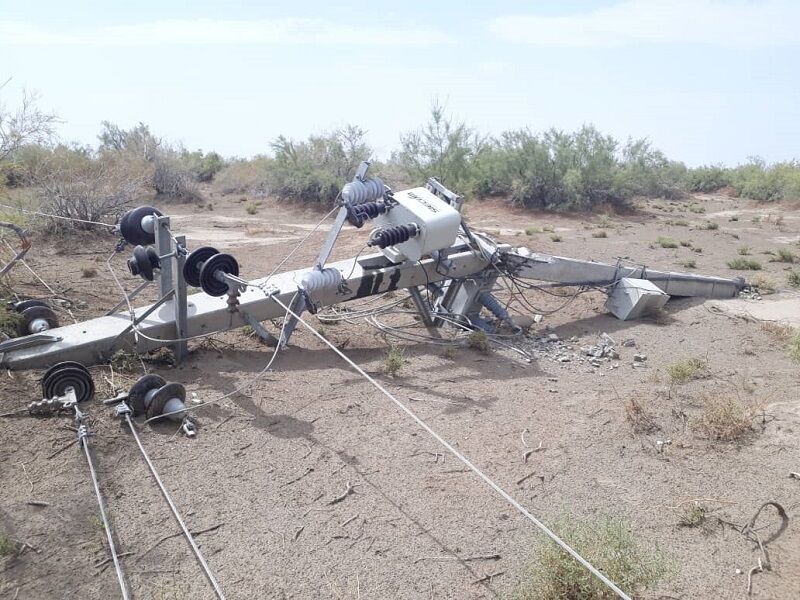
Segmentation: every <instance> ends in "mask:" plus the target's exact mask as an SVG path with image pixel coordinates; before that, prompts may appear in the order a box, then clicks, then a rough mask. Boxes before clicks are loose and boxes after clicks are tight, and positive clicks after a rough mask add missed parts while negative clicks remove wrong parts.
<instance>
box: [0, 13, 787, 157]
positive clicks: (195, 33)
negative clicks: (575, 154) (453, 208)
mask: <svg viewBox="0 0 800 600" xmlns="http://www.w3.org/2000/svg"><path fill="white" fill-rule="evenodd" d="M799 24H800V0H593V1H577V0H567V1H557V0H542V1H529V2H521V1H513V0H506V1H502V0H499V1H494V2H485V3H474V2H473V3H469V2H464V1H461V2H456V1H449V0H440V1H436V2H431V1H428V2H423V1H420V0H414V1H409V2H398V1H396V0H395V1H394V2H391V3H388V2H380V1H378V0H372V1H370V2H366V1H365V2H361V1H352V2H347V1H339V2H325V1H321V0H306V1H304V2H293V3H290V2H285V1H284V2H271V1H258V2H255V1H252V2H251V1H244V0H229V1H217V2H211V1H209V0H157V1H156V0H146V1H142V2H135V3H134V2H124V3H122V2H118V3H115V2H111V1H110V0H95V1H87V2H74V1H66V0H36V1H33V0H23V1H16V2H9V1H8V0H0V83H2V81H5V80H6V79H7V78H9V77H11V78H12V80H11V82H10V83H9V84H8V85H7V86H6V87H5V88H4V89H3V90H2V92H0V95H2V96H1V97H2V101H3V102H4V103H5V104H6V105H8V106H13V104H14V102H15V100H16V99H17V98H18V95H19V93H20V91H21V89H22V88H23V87H25V88H28V89H29V90H36V91H38V92H39V93H40V94H41V103H42V105H43V106H44V107H46V108H51V109H53V110H55V111H56V112H57V113H58V114H59V115H60V116H61V118H62V119H63V120H64V123H63V124H62V126H61V128H60V133H61V136H62V137H63V138H64V139H66V140H71V141H77V142H81V143H90V144H92V145H95V144H96V142H97V140H96V136H97V133H98V131H99V129H100V122H101V121H103V120H109V121H113V122H115V123H117V124H118V125H120V126H123V127H129V126H132V125H134V124H136V123H137V122H139V121H142V122H144V123H147V124H148V125H149V126H150V127H151V129H152V130H153V132H154V133H156V134H158V135H161V136H163V137H165V138H166V139H168V140H170V141H172V142H180V143H183V144H184V145H185V146H186V147H188V148H190V149H197V148H202V149H203V150H216V151H218V152H220V153H222V154H224V155H227V156H232V155H238V156H250V155H254V154H257V153H263V152H266V151H267V150H268V143H269V141H270V140H272V139H273V138H275V137H276V136H277V135H279V134H284V135H287V136H290V137H295V138H304V137H306V136H308V135H309V134H310V133H315V132H320V131H323V130H330V129H334V128H336V127H339V126H341V125H344V124H346V123H355V124H358V125H360V126H361V127H363V128H364V129H366V130H367V131H368V132H369V141H370V142H371V143H372V145H373V146H374V147H375V148H376V150H377V152H378V154H379V155H382V156H386V155H388V154H389V153H390V152H391V150H392V149H394V148H395V147H396V145H397V142H398V137H399V133H400V132H402V131H405V130H408V129H412V128H415V127H417V126H419V125H420V124H421V123H423V122H424V121H425V120H426V118H427V116H428V112H429V108H430V105H431V102H432V101H433V99H434V98H438V99H440V100H442V101H444V102H445V103H446V105H447V107H448V109H449V110H450V112H451V113H452V114H453V116H455V117H457V118H459V119H463V120H466V121H467V122H468V123H470V124H471V125H473V126H474V127H476V128H477V129H479V130H480V131H482V132H484V133H499V132H501V131H503V130H504V129H509V128H520V127H529V128H531V129H533V130H535V131H539V130H542V129H546V128H549V127H557V128H561V129H567V130H571V129H575V128H577V127H579V126H580V125H581V124H583V123H589V122H591V123H594V124H595V125H596V126H597V127H598V128H600V129H601V130H603V131H605V132H608V133H611V134H613V135H615V136H616V137H618V138H620V139H625V138H627V137H628V136H633V137H648V138H650V140H651V141H652V142H653V143H654V145H655V146H656V147H658V148H661V149H662V150H664V152H666V153H667V155H668V156H670V157H671V158H674V159H679V160H684V161H686V162H687V163H689V164H690V165H697V164H707V163H726V164H731V165H732V164H736V163H739V162H742V161H744V160H746V158H747V157H748V156H750V155H760V156H763V157H764V158H766V159H767V160H768V161H778V160H789V159H793V158H799V159H800V60H799V59H800V25H799Z"/></svg>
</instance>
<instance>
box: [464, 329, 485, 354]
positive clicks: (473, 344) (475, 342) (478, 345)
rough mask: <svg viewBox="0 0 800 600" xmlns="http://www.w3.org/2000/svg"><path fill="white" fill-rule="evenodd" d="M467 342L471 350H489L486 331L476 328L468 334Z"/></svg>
mask: <svg viewBox="0 0 800 600" xmlns="http://www.w3.org/2000/svg"><path fill="white" fill-rule="evenodd" d="M467 343H468V345H469V347H470V348H472V349H473V350H477V351H478V352H483V353H484V354H485V353H487V352H489V338H488V337H487V336H486V333H485V332H483V331H481V330H480V329H476V330H475V331H473V332H472V333H470V334H469V338H467Z"/></svg>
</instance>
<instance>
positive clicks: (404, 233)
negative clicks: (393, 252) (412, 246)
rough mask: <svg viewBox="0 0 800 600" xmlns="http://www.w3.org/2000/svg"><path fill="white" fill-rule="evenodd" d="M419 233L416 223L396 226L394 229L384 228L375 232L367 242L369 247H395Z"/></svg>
mask: <svg viewBox="0 0 800 600" xmlns="http://www.w3.org/2000/svg"><path fill="white" fill-rule="evenodd" d="M418 233H419V227H418V226H417V224H416V223H409V224H408V225H396V226H394V227H386V228H384V229H379V230H377V231H376V232H375V233H374V234H373V235H372V238H371V239H370V241H369V245H370V246H378V247H379V248H388V247H389V246H396V245H397V244H402V243H403V242H405V241H408V240H410V239H411V238H412V237H414V236H416V235H417V234H418Z"/></svg>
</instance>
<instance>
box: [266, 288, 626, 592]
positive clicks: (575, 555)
mask: <svg viewBox="0 0 800 600" xmlns="http://www.w3.org/2000/svg"><path fill="white" fill-rule="evenodd" d="M272 299H273V300H274V301H275V303H276V304H278V305H280V306H282V307H283V308H285V309H286V312H287V313H288V314H290V315H292V316H293V317H295V318H296V319H297V320H298V322H300V323H301V324H302V325H303V326H304V327H305V328H306V329H308V330H309V331H310V332H311V333H312V334H314V335H315V336H316V337H317V338H319V339H320V340H321V341H322V342H323V343H324V344H325V345H326V346H328V347H329V348H330V349H331V350H333V351H334V352H335V353H336V354H338V355H339V357H340V358H342V359H343V360H344V361H345V362H346V363H347V364H349V365H350V366H351V367H352V368H353V369H355V371H356V372H357V373H358V374H359V375H361V376H362V377H364V378H365V379H366V380H367V381H368V382H369V383H371V384H372V385H373V386H375V387H376V388H377V389H378V390H379V391H380V392H381V393H382V394H383V395H384V396H386V397H387V398H389V400H391V401H392V402H393V403H394V404H395V405H396V406H397V407H398V408H400V410H402V411H403V412H404V413H406V414H407V415H408V416H409V417H411V418H412V419H413V420H414V421H415V422H416V423H417V425H419V426H420V427H422V428H423V429H424V430H425V431H427V432H428V433H429V434H430V435H431V436H433V438H434V439H435V440H436V441H437V442H439V443H440V444H441V445H442V446H444V447H445V448H446V449H447V450H448V451H449V452H450V453H451V454H453V456H455V457H456V458H458V459H459V460H460V461H461V462H462V463H464V465H465V466H466V467H467V468H469V469H470V470H471V471H472V472H473V473H475V474H476V475H477V476H478V477H480V478H481V479H482V480H483V482H484V483H486V484H487V485H488V486H489V487H490V488H492V489H493V490H494V491H495V492H497V493H498V494H499V495H500V496H501V497H502V498H503V499H505V500H506V501H507V502H508V503H509V504H511V505H512V506H513V507H514V508H516V509H517V510H518V511H519V512H520V513H521V514H522V515H524V516H525V517H526V518H527V519H528V520H529V521H531V522H532V523H533V524H534V525H536V527H538V528H539V529H540V530H541V531H542V532H543V533H545V534H546V535H547V536H548V537H549V538H550V539H551V540H553V541H554V542H555V543H556V544H558V545H559V546H561V548H562V549H563V550H564V551H565V552H567V553H568V554H569V555H570V556H572V557H573V558H574V559H575V560H576V561H578V562H579V563H580V564H581V565H583V566H584V567H585V568H586V569H588V570H589V572H591V573H592V575H594V576H595V577H597V578H598V579H599V580H600V581H601V582H603V583H604V584H605V585H606V586H607V587H608V588H609V589H610V590H612V591H613V592H614V593H615V594H616V595H617V596H619V597H620V598H622V600H631V598H630V596H628V595H627V594H626V593H625V592H623V591H622V590H621V589H620V588H619V587H618V586H617V585H616V584H615V583H614V582H613V581H611V580H610V579H609V578H608V577H606V576H605V575H603V573H601V572H600V571H599V570H598V569H597V568H595V567H594V566H593V565H592V564H591V563H590V562H589V561H587V560H586V559H585V558H583V557H582V556H581V555H580V554H578V552H576V551H575V550H574V549H573V548H572V547H571V546H569V545H568V544H567V543H566V542H565V541H564V540H562V539H561V538H559V537H558V536H557V535H556V534H555V533H553V532H552V531H551V530H550V529H548V527H547V526H546V525H545V524H544V523H542V522H541V521H539V519H537V518H536V517H535V516H533V515H532V514H531V513H530V512H528V510H527V509H526V508H525V507H524V506H522V505H521V504H520V503H519V502H518V501H517V500H515V499H514V497H513V496H511V494H509V493H508V492H506V491H505V490H504V489H503V488H501V487H500V486H499V485H498V484H497V483H495V482H494V481H493V480H492V479H490V478H489V476H488V475H486V474H484V473H483V471H481V470H480V469H479V468H478V467H476V466H475V465H474V464H473V463H472V462H471V461H470V460H469V459H468V458H467V457H466V456H464V455H463V454H461V452H459V451H458V450H456V449H455V448H454V447H453V446H452V445H450V443H449V442H448V441H447V440H445V439H444V438H443V437H442V436H440V435H439V434H438V433H436V431H434V430H433V429H432V428H431V427H430V426H429V425H428V424H427V423H425V421H423V420H422V419H421V418H420V417H418V416H417V415H416V414H415V413H414V412H413V411H412V410H411V409H409V408H408V407H407V406H406V405H405V404H403V403H402V402H400V400H398V399H397V398H395V397H394V396H393V395H392V393H391V392H389V391H388V390H386V388H384V387H383V386H382V385H381V384H380V383H378V382H377V381H375V379H373V378H372V377H371V376H370V375H369V374H368V373H367V372H366V371H364V370H363V369H362V368H361V367H359V366H358V365H357V364H356V363H354V362H353V361H352V360H350V358H348V357H347V355H345V354H344V353H343V352H342V351H341V350H339V349H338V348H337V347H336V346H335V345H333V344H332V343H331V342H329V341H328V340H326V339H325V338H324V337H323V336H322V335H321V334H320V333H319V332H317V330H316V329H314V328H313V327H312V326H311V325H309V324H308V323H306V322H305V321H304V320H303V319H302V318H301V317H300V316H299V315H297V314H295V313H294V312H293V311H292V310H291V309H290V308H289V307H288V306H286V305H285V304H284V303H283V302H281V301H280V300H278V298H277V297H276V296H275V295H273V296H272Z"/></svg>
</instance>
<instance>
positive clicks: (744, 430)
mask: <svg viewBox="0 0 800 600" xmlns="http://www.w3.org/2000/svg"><path fill="white" fill-rule="evenodd" d="M754 413H755V411H754V410H753V409H752V408H750V407H748V406H746V405H745V404H744V403H742V402H741V401H740V400H738V399H735V398H707V399H706V400H705V402H704V404H703V411H702V412H701V413H700V416H698V417H697V418H696V419H694V421H693V422H692V428H693V429H694V430H695V431H696V432H698V433H699V434H701V435H703V436H704V437H708V438H712V439H715V440H719V441H722V442H732V441H735V440H738V439H739V438H741V437H743V436H744V435H746V434H748V433H750V432H751V431H752V429H753V417H754V416H755V414H754Z"/></svg>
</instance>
